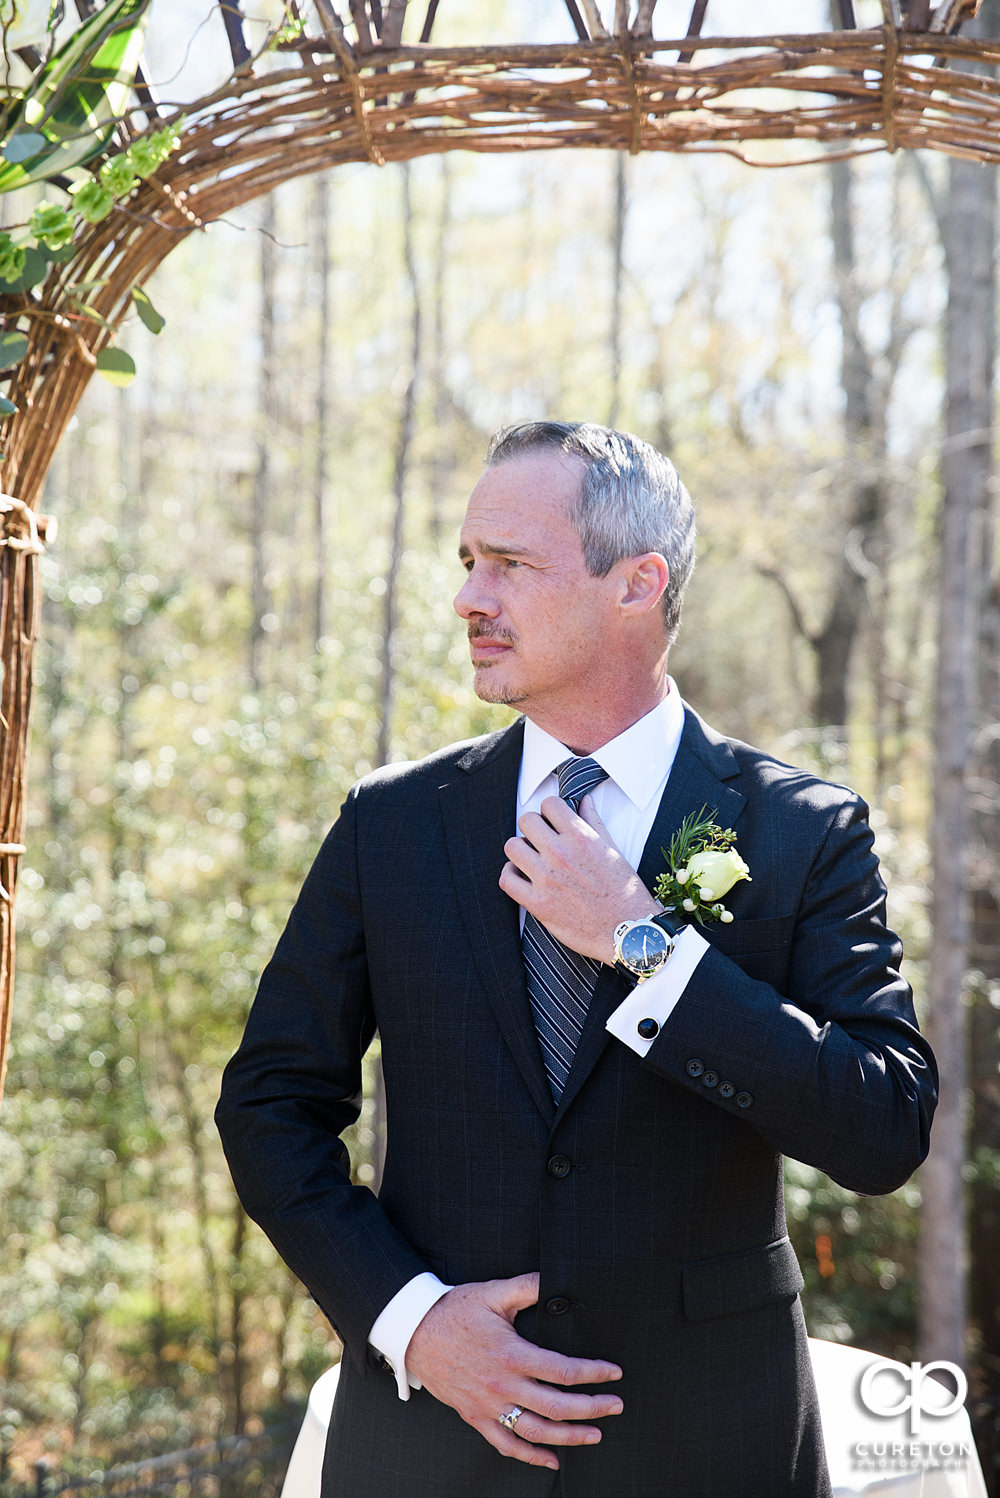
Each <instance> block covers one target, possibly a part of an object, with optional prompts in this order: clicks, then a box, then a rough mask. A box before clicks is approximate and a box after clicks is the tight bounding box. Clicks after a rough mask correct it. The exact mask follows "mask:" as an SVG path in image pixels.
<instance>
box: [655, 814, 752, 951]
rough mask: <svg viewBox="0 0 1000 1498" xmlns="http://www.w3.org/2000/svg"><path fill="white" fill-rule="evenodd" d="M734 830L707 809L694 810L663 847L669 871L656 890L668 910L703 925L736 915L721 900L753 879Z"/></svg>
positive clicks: (726, 921)
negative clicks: (687, 916) (735, 886)
mask: <svg viewBox="0 0 1000 1498" xmlns="http://www.w3.org/2000/svg"><path fill="white" fill-rule="evenodd" d="M735 842H736V834H735V832H733V831H732V829H731V828H729V827H720V826H719V824H718V823H717V822H715V821H713V820H712V817H711V814H710V813H709V811H708V808H707V807H705V806H703V807H702V809H701V811H699V812H692V813H691V815H690V816H689V817H686V818H685V820H684V821H683V822H682V823H681V825H680V827H679V828H678V830H677V831H676V832H675V833H674V836H673V837H672V839H671V841H670V849H669V851H667V850H663V856H664V858H665V859H666V860H667V872H666V873H665V874H661V875H660V876H659V878H658V879H657V881H656V884H655V886H654V888H653V894H654V895H655V896H656V898H657V899H658V900H661V901H662V902H663V904H664V905H666V906H667V908H668V909H670V910H676V911H677V912H678V913H679V914H681V913H683V914H685V915H689V916H693V917H694V919H695V920H696V921H697V922H698V924H699V926H707V925H708V923H709V922H710V921H722V922H723V923H724V924H728V922H729V921H731V920H732V919H733V917H732V913H731V912H730V911H728V910H727V909H726V907H725V906H724V905H723V904H722V897H723V895H728V893H729V891H730V890H731V889H732V887H733V885H734V884H738V883H739V882H740V880H741V879H747V880H749V878H750V868H749V865H748V864H747V863H746V862H745V860H744V859H742V858H741V857H740V855H739V854H738V853H737V851H736V849H735V847H734V846H733V844H734V843H735Z"/></svg>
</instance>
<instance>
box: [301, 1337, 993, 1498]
mask: <svg viewBox="0 0 1000 1498" xmlns="http://www.w3.org/2000/svg"><path fill="white" fill-rule="evenodd" d="M809 1351H810V1353H811V1355H812V1363H813V1372H814V1374H815V1376H816V1388H817V1390H818V1392H819V1403H820V1409H821V1411H822V1416H823V1432H824V1436H825V1440H826V1457H827V1462H828V1463H829V1466H830V1477H831V1479H832V1482H833V1491H834V1495H835V1498H865V1495H870V1498H987V1494H986V1484H985V1482H984V1481H983V1473H982V1468H981V1467H980V1465H979V1459H978V1457H977V1456H976V1449H975V1446H974V1445H973V1441H972V1431H971V1428H970V1425H969V1417H968V1415H967V1414H966V1412H965V1410H964V1409H963V1408H961V1407H960V1408H959V1409H958V1410H956V1411H955V1412H954V1413H953V1414H947V1415H942V1416H935V1415H934V1414H933V1413H928V1410H927V1409H925V1410H924V1411H923V1412H922V1414H921V1417H920V1428H919V1432H918V1434H917V1435H911V1433H910V1419H909V1416H908V1414H907V1413H906V1412H905V1411H904V1412H901V1413H900V1414H898V1415H894V1416H885V1415H876V1414H873V1413H872V1412H871V1411H870V1410H868V1409H866V1408H865V1406H864V1404H863V1403H862V1401H861V1398H860V1396H859V1392H858V1389H859V1384H860V1381H861V1377H862V1375H863V1374H864V1372H865V1370H866V1369H867V1368H869V1367H870V1365H871V1364H872V1363H873V1362H876V1361H877V1362H880V1363H889V1360H888V1359H883V1358H879V1357H878V1355H877V1354H875V1353H872V1352H865V1351H863V1350H862V1349H861V1348H859V1347H844V1346H842V1345H841V1344H840V1343H837V1342H820V1341H817V1340H816V1339H815V1338H810V1339H809ZM889 1366H890V1367H892V1368H894V1369H896V1370H897V1372H898V1374H899V1378H898V1379H897V1378H894V1377H892V1375H890V1374H885V1375H880V1376H879V1377H880V1378H882V1377H884V1378H885V1379H886V1380H887V1385H886V1388H885V1392H882V1391H881V1388H880V1395H879V1401H880V1402H882V1403H883V1404H885V1405H890V1404H894V1403H901V1402H902V1399H903V1396H904V1395H905V1394H906V1392H907V1389H908V1387H909V1385H908V1383H907V1382H906V1381H907V1380H908V1378H909V1373H910V1370H909V1368H908V1367H907V1366H906V1364H905V1363H890V1364H889ZM339 1374H340V1369H339V1368H330V1369H328V1371H327V1372H326V1373H324V1374H323V1375H322V1377H320V1378H319V1379H317V1381H316V1383H315V1384H314V1385H313V1387H312V1390H311V1392H310V1395H309V1405H308V1408H307V1409H306V1414H305V1419H304V1420H303V1422H302V1428H301V1430H300V1431H299V1435H298V1439H297V1440H296V1442H295V1449H294V1451H293V1452H292V1458H291V1461H290V1462H289V1464H288V1472H287V1474H286V1476H285V1483H284V1487H283V1488H282V1490H281V1498H319V1491H320V1474H321V1472H322V1469H323V1448H324V1446H325V1445H326V1432H327V1426H328V1425H329V1423H330V1412H331V1410H332V1409H333V1398H334V1395H335V1394H336V1392H337V1379H338V1377H339ZM923 1387H924V1391H925V1397H924V1404H925V1405H926V1406H928V1407H930V1406H932V1405H934V1404H937V1402H938V1397H937V1396H936V1395H935V1394H934V1392H933V1390H932V1388H931V1384H930V1383H929V1382H928V1383H925V1384H924V1386H923ZM937 1387H938V1388H939V1389H940V1396H939V1398H940V1406H939V1407H940V1408H942V1409H943V1408H947V1406H948V1405H950V1404H951V1403H952V1402H953V1401H952V1398H951V1395H950V1391H949V1390H947V1389H946V1388H945V1386H944V1385H943V1384H941V1385H938V1386H937ZM935 1459H937V1460H939V1461H941V1462H942V1465H940V1466H938V1467H933V1466H930V1465H926V1466H925V1465H924V1464H925V1463H929V1462H931V1461H933V1460H935ZM338 1498H340V1495H338ZM343 1498H350V1495H349V1494H346V1493H345V1494H344V1495H343Z"/></svg>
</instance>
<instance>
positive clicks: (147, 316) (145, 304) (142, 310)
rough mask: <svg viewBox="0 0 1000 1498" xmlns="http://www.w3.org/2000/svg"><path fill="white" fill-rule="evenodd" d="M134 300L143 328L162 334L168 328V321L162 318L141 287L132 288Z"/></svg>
mask: <svg viewBox="0 0 1000 1498" xmlns="http://www.w3.org/2000/svg"><path fill="white" fill-rule="evenodd" d="M132 300H133V301H134V302H135V310H136V311H137V312H138V314H139V317H140V319H141V321H142V323H143V326H144V327H147V328H148V329H149V331H150V332H151V333H162V332H163V329H164V328H165V327H166V319H165V318H163V317H161V316H160V314H159V312H157V310H156V308H155V307H154V306H153V304H152V302H151V301H150V300H149V297H148V296H147V294H146V293H145V291H143V289H142V287H141V286H133V287H132Z"/></svg>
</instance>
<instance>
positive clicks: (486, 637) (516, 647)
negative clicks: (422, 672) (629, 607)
mask: <svg viewBox="0 0 1000 1498" xmlns="http://www.w3.org/2000/svg"><path fill="white" fill-rule="evenodd" d="M583 475H584V465H583V463H582V462H580V460H579V459H577V458H572V457H567V456H565V455H563V454H561V453H555V452H550V451H544V450H543V451H539V452H531V453H525V454H523V455H522V456H520V457H517V458H511V459H509V460H508V461H506V462H503V463H500V464H498V465H497V466H496V467H494V468H488V469H487V470H486V472H485V473H484V474H483V476H482V478H481V479H480V480H479V483H478V484H477V485H476V487H475V489H473V491H472V497H471V498H470V500H469V506H468V509H467V511H466V515H465V521H464V523H463V525H462V530H461V534H460V541H459V556H460V558H461V560H462V564H463V566H464V567H465V570H466V573H467V576H466V580H465V583H464V585H463V587H462V588H461V589H460V591H459V593H458V596H457V597H456V599H455V608H456V610H457V611H458V613H459V614H460V615H461V617H462V618H463V619H464V620H465V621H466V623H467V626H468V634H469V641H470V651H471V655H472V664H473V667H474V669H475V689H476V693H477V695H478V696H479V697H481V698H482V699H483V701H484V702H503V703H509V704H515V703H516V704H518V705H519V706H522V707H523V708H524V710H525V712H527V713H528V715H529V716H530V717H533V718H535V720H536V721H538V720H539V719H543V720H545V719H549V718H550V717H551V715H552V713H555V714H556V715H557V717H558V714H559V712H560V711H561V710H562V709H564V708H566V707H569V708H577V707H579V706H580V705H581V703H583V702H585V701H586V699H587V697H588V695H590V696H592V695H593V693H594V691H595V689H596V688H597V678H596V673H597V672H598V671H599V669H600V664H599V663H600V661H601V648H602V642H603V641H604V640H605V639H606V638H607V637H608V632H609V631H611V630H613V628H614V624H615V621H616V618H617V610H616V596H617V584H616V580H615V569H614V568H612V570H611V573H609V575H608V576H607V577H605V578H599V577H591V575H590V573H589V572H588V571H587V567H586V564H585V562H584V559H583V548H582V546H581V544H580V537H579V535H578V534H577V532H576V530H575V528H574V526H573V525H572V523H571V521H570V519H569V507H570V504H571V502H572V501H573V500H574V499H575V498H576V496H577V494H578V493H579V490H580V484H581V482H582V479H583ZM543 726H544V725H543Z"/></svg>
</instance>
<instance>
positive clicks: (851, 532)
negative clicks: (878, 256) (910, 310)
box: [813, 161, 885, 733]
mask: <svg viewBox="0 0 1000 1498" xmlns="http://www.w3.org/2000/svg"><path fill="white" fill-rule="evenodd" d="M852 173H853V168H852V166H851V163H850V162H849V161H833V162H831V163H830V206H831V230H832V239H833V265H834V281H835V286H836V293H837V306H838V310H839V313H840V329H841V350H842V352H841V362H840V379H841V388H842V389H843V392H844V436H845V438H846V442H847V449H848V462H849V465H850V473H851V496H850V503H849V509H848V515H847V534H846V544H845V548H844V551H845V554H844V557H843V559H842V560H841V562H840V564H839V565H838V566H837V569H836V573H835V578H834V584H833V593H832V596H831V598H830V602H829V605H828V608H827V613H826V618H825V619H824V621H823V625H822V627H821V629H820V630H819V632H818V634H817V635H816V637H815V640H814V647H813V648H814V651H815V658H816V692H815V697H814V700H813V719H814V721H815V722H816V723H818V724H820V725H824V726H826V725H829V726H832V727H835V728H838V729H841V730H843V731H845V733H846V727H847V721H848V716H849V704H848V681H849V673H850V668H851V657H852V654H853V651H854V643H855V640H856V639H857V635H858V630H859V629H860V626H861V621H862V618H863V615H864V610H865V605H866V601H867V589H868V580H869V577H870V576H871V572H872V564H871V562H870V560H869V557H868V548H869V546H870V545H871V542H872V540H873V537H874V534H875V532H876V530H877V528H878V526H879V524H880V522H881V518H882V512H883V508H884V505H885V491H884V485H883V482H882V478H881V472H882V463H881V461H880V459H881V458H882V456H883V450H884V438H883V430H882V428H883V424H882V421H881V419H880V413H879V405H880V402H879V398H878V393H877V392H876V390H875V381H874V375H873V372H872V364H871V358H870V355H869V352H868V349H867V348H866V347H865V343H864V340H863V339H862V337H861V327H860V311H861V306H860V303H861V298H860V296H859V294H858V287H857V264H856V257H855V252H854V204H853V191H852V189H853V175H852Z"/></svg>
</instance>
